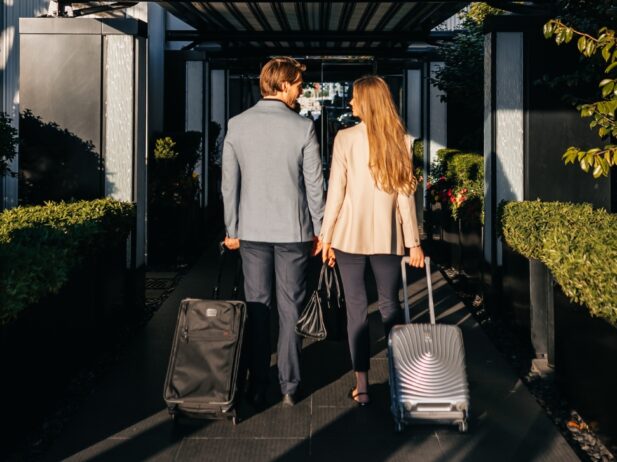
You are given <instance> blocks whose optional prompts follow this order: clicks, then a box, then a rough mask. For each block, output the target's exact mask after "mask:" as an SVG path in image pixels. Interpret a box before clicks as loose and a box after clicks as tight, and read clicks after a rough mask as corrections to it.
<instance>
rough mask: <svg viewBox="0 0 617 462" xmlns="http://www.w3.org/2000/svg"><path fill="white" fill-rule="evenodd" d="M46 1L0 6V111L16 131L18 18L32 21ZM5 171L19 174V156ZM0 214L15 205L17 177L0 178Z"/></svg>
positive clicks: (26, 0) (28, 0)
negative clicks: (0, 211)
mask: <svg viewBox="0 0 617 462" xmlns="http://www.w3.org/2000/svg"><path fill="white" fill-rule="evenodd" d="M48 6H49V1H48V0H12V1H3V2H0V111H2V112H5V113H6V114H7V115H8V116H9V117H10V118H11V119H12V124H13V126H14V127H15V128H18V127H19V55H20V53H19V18H33V17H36V16H39V15H41V14H45V13H46V12H47V7H48ZM9 168H10V169H11V170H12V171H14V172H17V171H18V170H19V152H18V154H17V155H16V156H15V158H14V159H13V162H12V163H11V165H9ZM0 189H1V191H0V199H1V201H2V202H1V203H0V210H2V209H3V208H12V207H16V206H17V204H18V181H17V177H12V176H6V177H0Z"/></svg>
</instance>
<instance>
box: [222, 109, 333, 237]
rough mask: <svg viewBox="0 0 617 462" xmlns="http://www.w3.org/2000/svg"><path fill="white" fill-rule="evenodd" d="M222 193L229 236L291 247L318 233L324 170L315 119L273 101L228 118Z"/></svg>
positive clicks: (321, 208)
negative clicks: (285, 244) (286, 244)
mask: <svg viewBox="0 0 617 462" xmlns="http://www.w3.org/2000/svg"><path fill="white" fill-rule="evenodd" d="M222 193H223V205H224V209H225V226H226V227H227V235H228V236H229V237H232V238H239V239H240V240H246V241H256V242H271V243H290V242H306V241H310V240H312V238H313V236H316V235H319V231H320V229H321V221H322V218H323V212H324V197H323V196H324V193H323V172H322V164H321V157H320V153H319V143H318V142H317V137H316V136H315V127H314V125H313V121H312V120H311V119H306V118H304V117H302V116H300V115H298V114H296V113H295V112H294V111H292V110H291V109H289V107H288V106H287V105H286V104H285V103H283V102H282V101H279V100H275V99H262V100H260V101H259V102H258V103H257V104H255V106H253V107H252V108H250V109H248V110H246V111H244V112H243V113H241V114H239V115H237V116H236V117H233V118H232V119H230V120H229V123H228V129H227V136H226V137H225V144H224V146H223V179H222Z"/></svg>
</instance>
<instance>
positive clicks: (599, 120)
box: [544, 19, 617, 178]
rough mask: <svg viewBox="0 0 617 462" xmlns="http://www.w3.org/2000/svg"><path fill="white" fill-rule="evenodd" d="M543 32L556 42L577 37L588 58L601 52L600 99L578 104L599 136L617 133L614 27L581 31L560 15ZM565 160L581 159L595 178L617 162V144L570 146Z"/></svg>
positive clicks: (582, 167)
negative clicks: (587, 31) (603, 65)
mask: <svg viewBox="0 0 617 462" xmlns="http://www.w3.org/2000/svg"><path fill="white" fill-rule="evenodd" d="M544 36H545V37H546V38H547V39H548V38H553V39H554V40H555V43H557V45H561V44H564V43H569V42H571V41H572V40H573V39H574V37H578V39H577V47H578V51H579V52H580V53H581V54H582V55H583V56H585V57H586V58H591V57H592V56H594V55H596V54H597V53H599V54H600V55H601V56H602V59H603V60H604V63H605V66H606V67H605V69H604V74H605V75H604V78H603V79H602V80H601V81H600V82H599V85H598V86H599V88H600V92H601V99H600V100H597V101H593V102H590V103H587V104H579V105H578V106H577V109H578V110H579V112H580V114H581V117H591V118H592V119H593V120H592V121H591V122H590V124H589V126H590V128H592V129H596V130H597V132H598V136H599V137H600V138H602V139H605V140H608V139H609V137H611V136H612V137H617V124H616V123H615V110H616V109H617V79H616V78H611V77H612V76H615V69H617V46H615V45H616V43H615V42H616V38H615V31H614V30H612V29H609V28H607V27H602V28H601V29H600V30H599V31H598V33H597V35H596V36H594V35H591V34H588V33H586V32H581V31H579V30H577V29H574V28H573V27H570V26H568V25H566V24H564V23H563V22H562V21H561V20H560V19H551V20H550V21H548V22H547V23H546V24H545V25H544ZM562 158H563V159H564V161H565V163H566V164H573V163H574V162H575V161H578V163H579V164H580V167H581V169H582V170H583V171H585V172H591V173H592V174H593V177H594V178H599V177H600V176H608V173H609V169H610V167H612V166H615V165H617V145H614V144H605V145H604V146H603V147H594V148H592V149H582V148H580V147H576V146H570V147H569V148H568V149H567V150H566V152H565V153H564V154H563V157H562Z"/></svg>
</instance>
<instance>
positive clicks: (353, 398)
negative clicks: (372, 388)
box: [347, 387, 371, 407]
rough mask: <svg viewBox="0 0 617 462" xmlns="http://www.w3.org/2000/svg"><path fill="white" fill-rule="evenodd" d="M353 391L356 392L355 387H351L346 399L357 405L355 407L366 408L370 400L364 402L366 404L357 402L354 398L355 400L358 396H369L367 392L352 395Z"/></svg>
mask: <svg viewBox="0 0 617 462" xmlns="http://www.w3.org/2000/svg"><path fill="white" fill-rule="evenodd" d="M354 391H356V387H353V388H352V389H351V390H349V393H347V397H348V398H349V399H350V400H352V401H353V402H354V403H356V405H357V406H360V407H366V406H368V405H369V404H371V401H370V400H369V401H366V402H361V401H358V400H357V399H356V398H357V397H358V396H360V395H366V396H369V394H368V392H357V393H354Z"/></svg>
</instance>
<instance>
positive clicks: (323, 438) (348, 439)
mask: <svg viewBox="0 0 617 462" xmlns="http://www.w3.org/2000/svg"><path fill="white" fill-rule="evenodd" d="M214 260H215V259H214V257H213V256H212V255H205V256H204V257H202V258H201V260H199V261H198V263H197V264H196V265H195V266H194V267H193V268H192V269H191V271H190V272H189V273H188V274H187V275H186V276H185V277H184V278H183V279H182V280H181V281H180V283H179V285H178V286H177V288H176V289H175V291H174V292H173V293H172V294H171V295H170V296H169V298H168V299H167V300H166V301H165V303H164V304H163V305H162V306H161V308H160V309H159V310H158V311H157V312H156V314H155V315H154V318H153V319H152V320H151V321H150V323H149V324H148V325H147V326H146V328H145V329H144V330H143V331H141V332H140V333H139V335H138V336H137V337H136V338H135V339H134V341H133V343H132V344H131V345H130V346H129V347H128V348H127V350H126V352H125V355H124V356H123V358H122V359H121V360H120V362H119V363H118V364H117V366H116V368H115V369H114V370H113V372H111V373H110V374H109V375H108V376H107V377H105V379H104V380H103V381H102V382H101V383H100V384H98V386H97V387H96V389H95V391H94V392H93V394H92V396H91V397H90V398H89V399H88V400H87V401H86V403H85V404H84V405H83V406H82V408H81V409H80V411H79V413H78V415H76V416H75V418H74V419H73V420H72V421H71V423H70V424H69V425H68V426H67V428H66V430H65V431H64V432H63V434H62V436H61V437H60V438H59V439H58V441H56V443H55V444H54V445H53V446H52V448H51V449H50V451H49V452H48V454H47V457H46V460H53V461H55V460H64V459H67V460H71V461H81V460H93V461H141V460H152V461H210V460H212V461H222V460H224V461H229V462H232V461H294V462H296V461H298V462H299V461H305V460H319V461H330V460H332V461H337V462H340V461H347V460H353V461H386V460H388V461H409V460H419V461H443V462H446V461H462V460H465V461H499V462H505V461H517V462H518V461H559V462H566V461H576V460H579V459H578V458H577V457H576V455H575V454H574V452H573V451H572V450H571V448H570V447H569V446H568V444H567V443H566V441H565V440H564V439H563V437H562V436H561V435H560V434H559V432H558V431H557V429H556V428H555V427H554V425H553V424H552V423H551V422H550V421H549V419H548V418H547V417H546V416H545V414H544V412H543V411H542V409H541V408H540V406H539V405H538V404H537V403H536V402H535V400H534V398H533V397H532V396H531V395H530V394H529V392H528V391H527V389H526V388H525V386H524V385H523V384H522V382H521V381H520V380H519V379H518V377H517V376H516V375H515V373H514V372H513V370H512V369H511V368H510V367H509V365H508V364H507V363H506V361H505V360H504V359H503V358H502V357H501V356H500V354H499V353H498V352H497V350H496V349H495V348H494V346H493V345H492V344H491V343H490V341H489V340H488V338H487V337H486V335H485V334H484V332H483V331H482V329H481V328H480V326H479V325H478V324H477V323H476V322H475V320H474V319H473V317H471V315H470V314H469V313H468V311H467V310H466V308H465V307H464V306H463V304H462V303H460V302H459V301H458V300H457V298H456V296H455V295H454V293H453V291H452V289H451V288H450V287H449V286H448V285H447V283H446V281H445V280H444V279H443V278H442V277H441V274H440V273H439V272H438V271H434V273H433V277H434V279H433V280H434V294H435V304H436V309H437V314H438V320H439V322H445V323H450V324H458V325H459V326H460V327H461V328H462V330H463V335H464V339H465V348H466V354H467V366H468V374H469V381H470V389H471V413H472V416H471V421H470V430H469V432H468V433H466V434H459V433H458V432H457V430H456V427H444V426H417V427H408V428H407V429H406V430H405V431H404V432H403V433H402V434H396V433H395V432H394V424H393V420H392V417H391V415H390V413H389V398H388V396H389V395H388V385H387V359H386V356H385V341H384V338H383V329H382V328H381V326H380V321H379V313H378V312H377V311H376V307H375V306H374V304H373V305H372V306H371V310H370V313H371V314H370V321H371V335H372V337H371V342H372V353H373V356H372V360H371V389H370V392H371V397H372V400H373V403H372V405H371V406H369V407H367V408H356V407H353V403H351V401H349V400H348V399H347V398H346V393H347V391H348V389H349V388H350V387H351V385H352V383H353V379H352V374H351V372H350V361H349V357H348V352H347V347H346V345H345V344H343V343H335V342H317V343H310V342H307V343H305V345H304V350H303V356H302V361H303V374H304V381H303V384H302V389H303V396H304V398H303V399H302V400H301V401H300V402H299V403H298V404H297V405H296V406H295V407H294V408H292V409H282V408H281V407H280V405H279V403H278V400H279V399H280V397H279V396H278V395H277V392H276V390H275V388H276V387H271V388H272V389H271V390H270V393H271V395H270V396H269V399H270V402H271V405H270V407H269V408H268V409H266V410H265V411H263V412H261V413H258V414H255V413H254V411H253V410H252V409H251V407H250V406H249V405H246V404H241V408H240V412H241V413H242V415H243V416H244V419H243V421H242V422H240V423H239V424H238V425H237V426H236V427H234V426H232V424H231V422H229V421H203V422H199V423H197V424H195V425H190V426H183V427H179V428H178V427H174V425H173V424H172V422H171V419H170V418H169V415H168V414H167V411H166V409H165V404H164V402H163V400H162V392H163V381H164V377H165V372H166V367H167V360H168V355H169V351H170V348H171V339H172V335H173V329H174V324H175V321H176V315H177V309H178V305H179V302H180V300H181V299H182V298H184V297H189V296H190V297H203V298H207V297H209V296H210V293H211V290H212V286H213V281H214V273H215V266H216V265H215V264H214ZM422 276H423V272H421V271H414V272H413V273H412V277H411V279H410V292H409V293H410V294H411V297H412V299H411V301H412V306H413V314H414V315H415V316H414V317H415V318H416V320H417V321H425V320H426V318H427V311H426V285H425V283H424V280H423V278H422ZM274 359H275V358H274V355H273V364H274ZM272 374H273V379H274V378H275V375H276V372H275V369H274V368H272ZM273 383H276V380H273Z"/></svg>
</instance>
